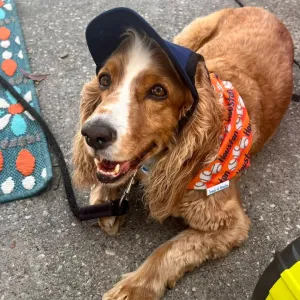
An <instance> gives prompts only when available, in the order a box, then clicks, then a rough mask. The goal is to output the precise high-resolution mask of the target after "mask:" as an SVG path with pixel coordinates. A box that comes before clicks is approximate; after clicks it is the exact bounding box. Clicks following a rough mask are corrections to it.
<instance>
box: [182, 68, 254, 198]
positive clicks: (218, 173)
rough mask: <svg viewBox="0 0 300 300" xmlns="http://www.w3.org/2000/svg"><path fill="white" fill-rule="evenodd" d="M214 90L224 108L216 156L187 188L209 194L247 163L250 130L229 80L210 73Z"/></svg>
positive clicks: (246, 165)
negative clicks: (224, 113) (204, 191)
mask: <svg viewBox="0 0 300 300" xmlns="http://www.w3.org/2000/svg"><path fill="white" fill-rule="evenodd" d="M210 80H211V83H212V87H213V89H214V91H215V92H216V93H217V94H218V95H219V97H220V100H221V101H222V102H223V103H224V106H225V107H226V108H227V110H226V111H227V116H226V118H227V119H226V121H225V124H224V132H223V134H222V136H221V137H220V149H219V152H218V155H217V158H216V159H215V160H214V161H213V162H211V163H209V164H208V165H207V166H206V167H205V168H203V169H202V170H200V171H199V172H198V173H197V175H196V176H195V178H194V179H193V180H192V181H191V182H190V184H189V185H188V189H194V190H207V194H208V195H211V194H213V193H215V192H217V191H220V190H222V189H224V188H226V187H228V185H229V180H230V179H232V178H233V177H234V176H236V175H238V174H240V173H241V172H242V171H243V170H244V169H246V168H247V167H249V166H250V149H251V145H252V130H251V124H250V118H249V115H248V112H247V109H246V107H245V104H244V102H243V99H242V98H241V96H240V95H239V93H238V92H237V90H236V89H235V88H234V87H233V86H232V84H231V83H230V82H229V81H222V80H220V78H219V77H218V76H217V75H216V74H213V73H211V74H210Z"/></svg>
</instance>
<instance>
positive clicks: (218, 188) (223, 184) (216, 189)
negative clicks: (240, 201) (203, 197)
mask: <svg viewBox="0 0 300 300" xmlns="http://www.w3.org/2000/svg"><path fill="white" fill-rule="evenodd" d="M228 187H229V180H227V181H224V182H221V183H220V184H217V185H215V186H212V187H210V188H208V189H206V194H207V196H210V195H212V194H214V193H217V192H220V191H222V190H224V189H227V188H228Z"/></svg>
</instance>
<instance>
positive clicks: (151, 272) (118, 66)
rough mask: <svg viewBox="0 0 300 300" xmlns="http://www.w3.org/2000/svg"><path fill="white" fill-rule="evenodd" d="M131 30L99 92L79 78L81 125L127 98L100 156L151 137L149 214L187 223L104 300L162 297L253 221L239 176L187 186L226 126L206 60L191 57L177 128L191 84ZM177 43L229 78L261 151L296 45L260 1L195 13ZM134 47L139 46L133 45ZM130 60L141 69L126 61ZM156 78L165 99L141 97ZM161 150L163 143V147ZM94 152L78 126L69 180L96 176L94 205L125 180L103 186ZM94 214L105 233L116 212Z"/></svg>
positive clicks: (234, 242) (286, 94)
mask: <svg viewBox="0 0 300 300" xmlns="http://www.w3.org/2000/svg"><path fill="white" fill-rule="evenodd" d="M129 35H130V36H131V37H129V38H128V42H127V43H124V44H123V45H121V46H120V48H119V49H118V50H117V51H116V52H115V53H114V54H113V55H112V56H111V58H109V60H108V61H107V63H106V65H105V66H104V69H105V70H106V71H109V72H111V73H112V74H113V75H112V77H114V78H115V81H116V82H117V83H116V85H114V86H113V90H112V91H110V92H109V91H104V92H101V91H100V89H99V82H98V78H97V77H95V78H94V79H92V81H91V82H90V83H87V84H86V85H85V86H84V89H83V97H82V102H81V111H80V114H81V115H80V124H81V126H82V125H83V124H84V123H85V122H86V121H87V120H88V119H90V118H91V117H93V116H95V114H104V115H105V116H106V117H107V116H111V119H110V120H113V119H114V118H115V117H116V118H118V116H117V115H116V114H118V113H121V114H122V112H116V110H117V109H116V105H123V106H122V107H123V108H122V109H123V110H124V109H125V108H124V103H123V104H118V102H119V101H129V100H128V99H131V100H130V101H129V102H128V103H127V104H126V105H127V108H126V109H128V111H127V115H126V116H124V115H122V116H121V118H124V119H123V121H122V122H123V123H122V124H119V125H118V126H120V128H121V129H122V130H121V129H120V130H121V131H122V135H121V138H120V139H118V141H117V144H116V146H115V147H114V149H113V150H111V151H108V150H105V152H103V156H104V157H105V158H106V159H114V160H118V161H120V160H129V159H132V158H133V157H135V156H137V155H138V154H139V153H140V152H141V151H143V149H145V147H147V145H148V144H149V143H150V142H152V141H155V143H156V144H157V147H156V148H155V149H153V150H152V152H150V153H149V154H148V156H147V158H149V157H152V158H153V157H154V158H155V163H154V165H153V167H152V170H151V172H150V175H149V177H148V178H143V179H145V180H144V184H145V194H146V200H147V204H148V206H149V209H150V215H151V216H152V217H154V218H156V219H158V220H159V221H163V220H164V219H165V218H167V217H168V216H180V217H182V218H183V219H184V220H185V221H186V223H187V224H188V225H189V229H187V230H185V231H183V232H182V233H180V234H179V235H178V236H176V237H175V238H173V239H172V240H170V241H168V242H166V243H165V244H163V245H162V246H161V247H159V248H158V249H157V250H155V251H154V253H153V254H152V255H151V256H150V257H149V258H148V259H147V260H146V261H145V262H144V263H143V264H142V265H141V266H140V267H139V268H138V269H137V270H136V271H134V272H132V273H130V274H128V275H127V276H126V277H125V278H124V279H122V280H121V281H120V282H119V283H118V284H117V285H116V286H115V287H114V288H112V289H111V290H110V291H109V292H107V293H106V294H105V295H104V296H103V299H105V300H111V299H115V300H123V299H127V300H146V299H148V300H150V299H160V298H161V297H162V295H163V293H164V290H165V288H166V287H169V288H172V287H174V286H175V283H176V281H177V280H178V279H179V278H180V277H181V276H182V275H183V274H184V273H185V272H186V271H189V270H192V269H193V268H195V267H196V266H199V265H200V264H201V263H203V262H204V261H206V260H208V259H216V258H219V257H222V256H225V255H226V254H228V252H229V251H230V250H231V249H232V248H233V247H237V246H239V245H241V244H242V243H243V242H244V241H245V240H246V238H247V235H248V230H249V225H250V221H249V219H248V217H247V216H246V215H245V213H244V210H243V208H242V206H241V201H240V196H239V192H238V189H237V182H238V180H239V178H238V177H235V178H234V179H233V180H231V182H230V187H229V188H228V189H225V190H223V191H221V192H218V193H216V194H213V195H211V196H206V194H205V192H202V191H196V190H187V189H186V187H187V184H188V183H189V182H190V180H191V179H192V178H193V176H195V174H196V173H197V171H198V170H200V169H201V168H203V166H204V165H205V163H207V162H210V161H211V160H213V159H215V156H216V153H217V151H218V137H219V134H220V132H221V130H222V126H223V119H224V107H223V105H222V104H220V103H219V101H218V97H217V96H216V95H215V94H214V92H213V90H212V88H211V85H210V82H209V79H208V77H207V72H206V69H205V65H204V63H201V62H200V63H199V64H198V67H197V71H196V77H195V79H196V88H197V91H198V93H199V96H200V102H199V105H198V107H197V110H196V112H195V113H194V115H193V117H192V119H191V121H190V122H189V123H188V124H187V125H186V126H185V127H184V129H183V131H182V133H181V134H180V135H179V136H178V135H176V134H175V133H174V128H175V127H176V124H177V122H178V120H179V119H180V117H181V116H182V115H183V114H184V113H185V112H186V110H187V109H188V107H189V106H190V105H191V103H192V98H191V95H190V93H189V90H188V89H187V87H186V86H185V85H184V84H183V83H182V81H181V80H180V78H179V76H178V75H177V73H176V71H175V70H174V68H173V67H172V65H171V63H170V62H168V59H167V57H166V55H165V54H164V53H163V52H162V51H161V50H160V49H158V47H157V46H156V45H155V43H152V42H151V41H148V40H147V38H141V39H139V37H138V36H137V35H135V34H129ZM174 42H175V43H177V44H179V45H182V46H185V47H187V48H190V49H192V50H193V51H195V52H198V53H200V54H202V55H203V56H204V58H205V64H206V67H207V69H208V70H209V72H215V73H216V74H218V75H219V76H220V78H221V79H223V80H229V81H231V82H232V84H233V85H234V87H235V88H236V89H237V90H238V92H239V93H240V95H241V96H242V98H243V100H244V102H245V105H246V107H247V110H248V113H249V116H250V119H251V124H252V130H253V146H252V150H251V152H252V154H255V153H257V152H258V151H260V150H261V149H262V148H263V146H264V144H265V143H266V142H267V141H268V140H269V139H270V138H271V137H272V135H273V134H274V132H275V131H276V129H277V127H278V125H279V123H280V121H281V119H282V117H283V115H284V113H285V111H286V109H287V107H288V105H289V102H290V99H291V95H292V88H293V74H292V67H293V57H294V53H293V42H292V39H291V37H290V34H289V32H288V31H287V29H286V27H285V26H284V25H283V24H282V23H281V22H280V21H279V20H278V19H277V18H276V17H275V16H273V15H272V14H270V13H268V12H266V11H265V10H263V9H260V8H238V9H225V10H222V11H219V12H216V13H213V14H211V15H209V16H207V17H204V18H199V19H196V20H195V21H193V22H192V23H191V24H190V25H188V26H187V27H186V28H185V29H184V30H183V31H182V32H181V33H180V34H179V35H178V36H176V37H175V39H174ZM134 43H137V45H135V46H134ZM137 46H138V47H142V48H140V49H139V50H138V51H133V49H134V47H137ZM143 47H144V48H143ZM140 51H144V53H143V54H144V57H145V60H146V62H145V61H144V62H141V61H140V57H139V56H138V53H139V52H140ZM130 60H133V61H134V62H133V63H132V61H130ZM135 64H138V67H139V68H140V69H139V70H134V69H132V68H131V67H129V65H130V66H132V65H135ZM101 72H103V70H102V71H101V70H100V73H101ZM132 72H135V74H134V75H135V77H134V78H133V75H132ZM126 74H127V75H126ZM130 74H131V75H130ZM126 76H127V77H126ZM128 76H129V77H130V76H131V77H130V80H131V81H130V80H129V81H128V80H127V79H128V78H129V77H128ZM124 78H125V79H124ZM126 80H127V83H126V84H127V85H126V86H125V84H124V81H126ZM156 82H160V83H163V84H164V86H166V87H167V89H168V93H169V94H168V99H167V100H165V101H161V102H158V101H152V100H151V99H144V98H143V97H142V96H141V95H144V93H145V90H146V89H148V88H150V87H151V86H152V85H153V84H155V83H156ZM124 86H125V87H124ZM126 89H127V90H126ZM120 95H121V96H120ZM124 95H125V96H124ZM122 97H128V98H127V100H126V99H122ZM126 105H125V106H126ZM114 112H115V115H114ZM107 118H108V117H107ZM128 120H130V122H129V121H128ZM118 122H119V121H118ZM120 122H121V121H120ZM122 126H123V127H122ZM164 148H166V149H167V150H166V151H164V152H162V153H161V150H162V149H164ZM93 155H95V153H93V151H92V150H91V149H90V148H88V147H87V146H86V145H85V141H84V139H83V137H82V136H81V134H80V132H79V133H78V135H77V137H76V139H75V147H74V164H75V168H76V169H75V177H74V178H75V181H76V183H77V184H78V185H79V186H92V185H93V184H96V187H95V188H94V189H92V191H91V197H90V202H91V204H95V203H99V202H101V201H104V200H105V199H114V198H116V197H117V196H118V188H119V187H120V186H121V185H123V184H124V182H125V180H127V179H128V177H126V178H125V179H124V180H122V181H121V182H119V184H117V183H115V184H112V185H103V184H100V183H99V181H97V178H96V176H95V174H96V166H95V164H94V158H93ZM100 156H101V154H100ZM128 176H129V175H128ZM99 222H100V226H101V227H102V229H104V231H106V232H108V233H109V234H115V233H116V232H117V231H118V229H119V226H120V225H121V223H122V222H123V218H115V217H110V218H104V219H102V220H100V221H99Z"/></svg>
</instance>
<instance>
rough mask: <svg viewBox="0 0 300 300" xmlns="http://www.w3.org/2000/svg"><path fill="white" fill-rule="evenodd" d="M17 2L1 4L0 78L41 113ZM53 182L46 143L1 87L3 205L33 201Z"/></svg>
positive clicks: (1, 1)
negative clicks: (30, 73)
mask: <svg viewBox="0 0 300 300" xmlns="http://www.w3.org/2000/svg"><path fill="white" fill-rule="evenodd" d="M20 69H23V70H25V71H27V72H30V67H29V63H28V56H27V52H26V48H25V43H24V38H23V34H22V31H21V26H20V22H19V19H18V15H17V11H16V4H15V1H14V0H0V74H1V75H2V76H4V77H5V78H6V79H7V80H8V81H9V82H10V83H11V84H12V85H13V86H14V88H15V90H16V91H17V92H19V93H20V94H21V95H22V96H23V98H24V99H25V100H26V101H27V102H28V103H30V105H31V106H32V107H33V108H35V109H36V110H37V111H38V112H40V108H39V103H38V98H37V94H36V91H35V87H34V83H33V82H32V81H31V80H29V79H27V78H25V77H24V76H23V75H22V73H21V71H20ZM51 178H52V166H51V159H50V154H49V150H48V146H47V140H46V138H45V135H44V134H43V132H42V130H41V128H40V127H39V125H38V124H37V122H36V121H35V120H34V119H33V118H32V116H31V115H30V114H29V113H28V112H26V111H24V109H23V107H22V106H21V105H20V104H19V103H17V101H16V99H15V98H14V97H13V96H12V95H11V94H10V93H9V92H8V91H5V90H4V89H3V88H2V87H0V202H8V201H13V200H18V199H24V198H27V197H31V196H33V195H35V194H37V193H39V192H40V191H42V190H43V189H45V188H46V187H47V185H48V183H49V181H50V180H51Z"/></svg>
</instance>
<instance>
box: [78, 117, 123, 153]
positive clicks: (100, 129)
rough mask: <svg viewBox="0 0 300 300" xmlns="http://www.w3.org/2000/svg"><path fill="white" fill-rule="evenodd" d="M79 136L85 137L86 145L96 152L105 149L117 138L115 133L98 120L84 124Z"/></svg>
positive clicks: (94, 119)
mask: <svg viewBox="0 0 300 300" xmlns="http://www.w3.org/2000/svg"><path fill="white" fill-rule="evenodd" d="M81 134H82V135H83V136H84V137H85V139H86V142H87V144H88V145H89V146H90V147H92V148H94V149H96V150H101V149H105V148H107V147H108V146H110V145H111V144H112V143H113V142H114V141H115V140H116V137H117V132H116V131H115V130H114V129H113V128H111V127H110V126H108V125H106V124H104V123H103V122H102V121H101V120H100V119H99V118H93V119H91V120H90V121H88V122H86V123H85V124H84V125H83V127H82V129H81Z"/></svg>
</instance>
